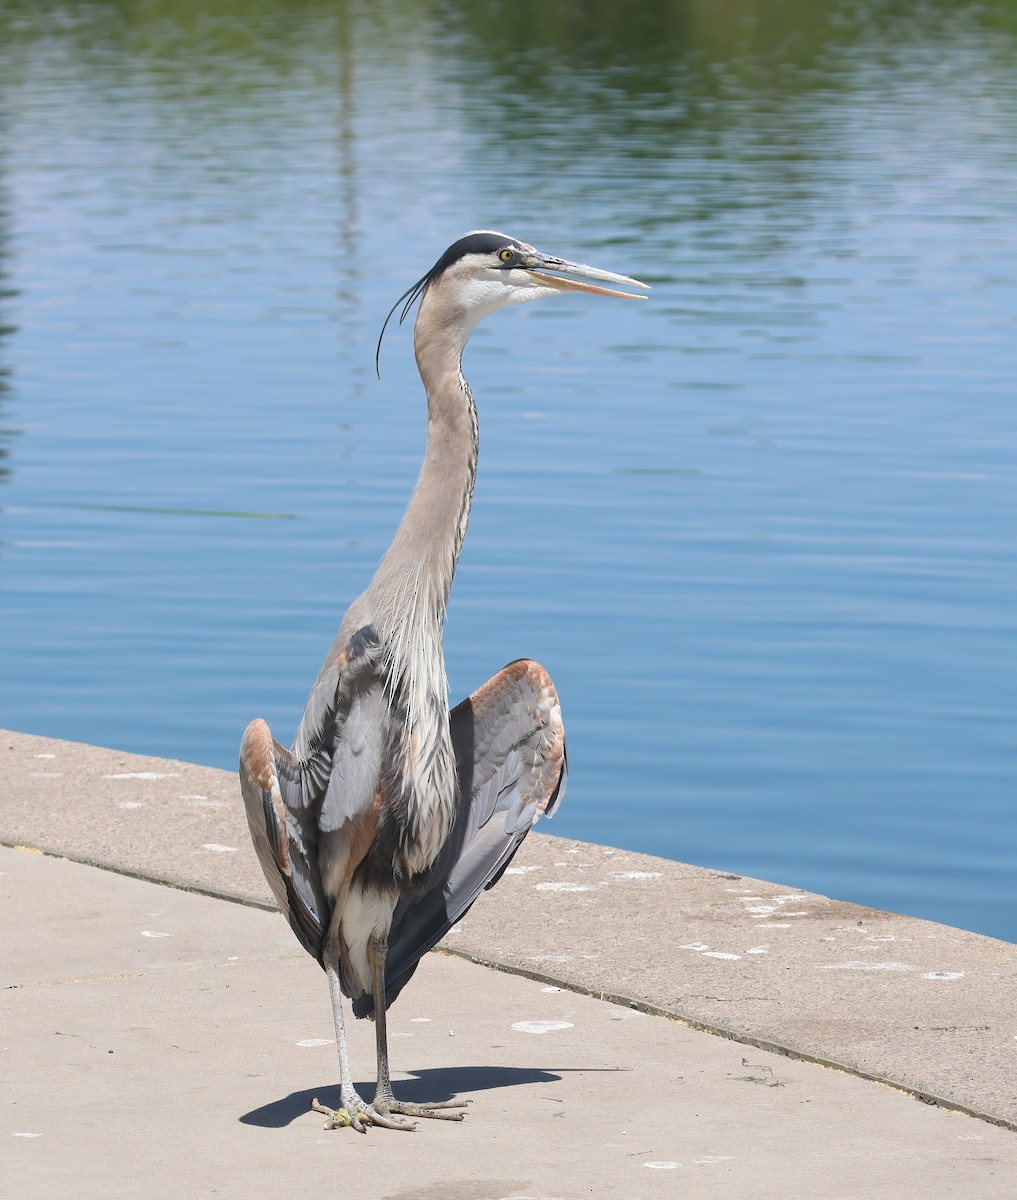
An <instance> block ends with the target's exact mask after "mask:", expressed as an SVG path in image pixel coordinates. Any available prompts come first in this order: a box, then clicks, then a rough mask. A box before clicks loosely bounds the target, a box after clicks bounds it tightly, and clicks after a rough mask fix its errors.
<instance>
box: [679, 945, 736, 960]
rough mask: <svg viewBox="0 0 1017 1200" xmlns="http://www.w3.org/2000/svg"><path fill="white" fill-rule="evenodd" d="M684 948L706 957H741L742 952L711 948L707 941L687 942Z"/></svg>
mask: <svg viewBox="0 0 1017 1200" xmlns="http://www.w3.org/2000/svg"><path fill="white" fill-rule="evenodd" d="M682 949H683V950H694V951H695V952H696V953H697V954H701V955H702V956H703V957H704V958H741V955H740V954H730V953H729V952H728V951H726V950H711V949H710V947H709V945H708V944H707V943H706V942H687V943H686V944H685V945H684V946H682Z"/></svg>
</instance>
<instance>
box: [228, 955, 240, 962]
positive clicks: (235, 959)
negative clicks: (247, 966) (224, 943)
mask: <svg viewBox="0 0 1017 1200" xmlns="http://www.w3.org/2000/svg"><path fill="white" fill-rule="evenodd" d="M226 961H227V962H240V955H239V954H227V955H226Z"/></svg>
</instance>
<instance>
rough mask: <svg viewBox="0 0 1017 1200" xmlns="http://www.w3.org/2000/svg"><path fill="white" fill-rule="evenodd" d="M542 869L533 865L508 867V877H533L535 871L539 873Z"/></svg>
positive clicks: (506, 871) (506, 869)
mask: <svg viewBox="0 0 1017 1200" xmlns="http://www.w3.org/2000/svg"><path fill="white" fill-rule="evenodd" d="M539 870H540V867H537V866H534V865H533V864H532V863H531V864H530V865H529V866H526V867H506V868H505V874H506V875H532V873H533V872H534V871H539Z"/></svg>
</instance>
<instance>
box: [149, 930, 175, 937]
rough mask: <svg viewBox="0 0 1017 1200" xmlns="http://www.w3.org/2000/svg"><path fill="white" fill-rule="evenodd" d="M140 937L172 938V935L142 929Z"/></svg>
mask: <svg viewBox="0 0 1017 1200" xmlns="http://www.w3.org/2000/svg"><path fill="white" fill-rule="evenodd" d="M141 936H142V937H172V936H173V934H172V933H160V932H159V931H158V930H157V929H143V930H142V931H141Z"/></svg>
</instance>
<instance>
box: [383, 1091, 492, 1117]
mask: <svg viewBox="0 0 1017 1200" xmlns="http://www.w3.org/2000/svg"><path fill="white" fill-rule="evenodd" d="M470 1103H472V1102H471V1101H469V1100H436V1101H435V1102H434V1103H433V1104H411V1103H410V1102H409V1101H408V1100H397V1099H396V1098H395V1097H394V1096H393V1097H392V1098H391V1099H390V1100H388V1102H387V1103H385V1104H384V1105H383V1109H382V1111H384V1112H390V1113H401V1114H402V1115H403V1116H405V1117H427V1118H429V1119H430V1120H432V1121H461V1120H462V1119H463V1118H464V1117H465V1116H466V1113H464V1112H450V1111H448V1110H450V1109H460V1108H465V1107H466V1106H467V1105H468V1104H470ZM373 1107H374V1108H375V1109H377V1108H378V1100H377V1099H375V1102H374V1105H373Z"/></svg>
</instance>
